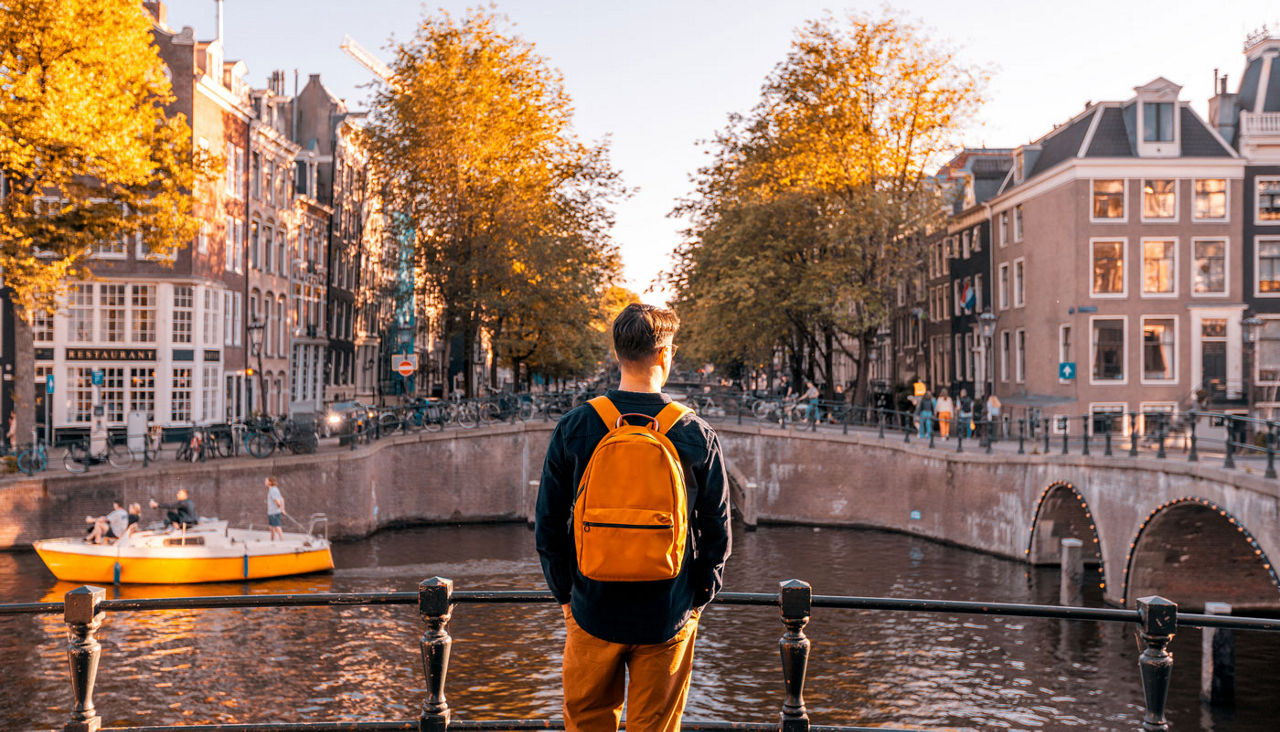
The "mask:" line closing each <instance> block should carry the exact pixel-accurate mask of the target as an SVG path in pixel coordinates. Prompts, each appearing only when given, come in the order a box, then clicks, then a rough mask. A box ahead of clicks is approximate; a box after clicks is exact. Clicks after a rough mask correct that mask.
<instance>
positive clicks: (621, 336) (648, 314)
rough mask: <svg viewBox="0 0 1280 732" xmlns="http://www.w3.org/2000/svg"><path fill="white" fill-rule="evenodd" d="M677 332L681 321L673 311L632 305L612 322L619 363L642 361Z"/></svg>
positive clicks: (639, 304)
mask: <svg viewBox="0 0 1280 732" xmlns="http://www.w3.org/2000/svg"><path fill="white" fill-rule="evenodd" d="M678 330H680V319H679V318H677V317H676V314H675V312H674V311H672V310H668V309H667V308H660V307H657V306H655V305H644V304H641V303H638V302H633V303H631V304H630V305H628V306H627V307H626V308H625V309H623V311H622V312H621V313H618V317H616V318H614V319H613V350H614V351H616V352H617V354H618V360H620V361H628V362H631V363H634V362H636V361H644V360H647V359H650V358H653V357H654V355H655V354H657V353H658V349H659V348H661V347H662V346H663V345H664V344H665V341H666V340H667V339H668V338H674V337H675V335H676V331H678Z"/></svg>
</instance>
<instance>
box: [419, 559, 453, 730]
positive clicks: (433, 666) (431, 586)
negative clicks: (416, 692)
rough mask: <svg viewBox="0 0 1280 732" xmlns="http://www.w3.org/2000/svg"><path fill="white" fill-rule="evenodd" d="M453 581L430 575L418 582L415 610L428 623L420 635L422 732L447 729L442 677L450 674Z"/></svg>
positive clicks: (420, 719)
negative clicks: (424, 682)
mask: <svg viewBox="0 0 1280 732" xmlns="http://www.w3.org/2000/svg"><path fill="white" fill-rule="evenodd" d="M452 595H453V580H451V579H445V578H443V577H432V578H431V579H428V580H423V581H422V582H421V583H419V584H418V612H419V613H421V614H422V620H423V622H425V623H426V624H427V630H426V632H424V633H423V634H422V642H421V646H422V672H423V674H424V675H425V676H426V678H427V699H426V701H424V702H423V703H422V716H421V717H420V718H419V719H418V729H419V730H420V731H421V732H443V730H447V729H448V728H449V716H450V712H449V703H448V702H447V701H445V696H444V680H445V675H446V674H448V673H449V651H450V649H451V648H452V647H453V638H451V637H449V628H448V626H449V617H450V615H451V614H452V613H453V607H452V605H451V604H450V599H451V596H452Z"/></svg>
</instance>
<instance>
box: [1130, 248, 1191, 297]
mask: <svg viewBox="0 0 1280 732" xmlns="http://www.w3.org/2000/svg"><path fill="white" fill-rule="evenodd" d="M1149 241H1160V242H1173V290H1171V291H1169V292H1147V290H1146V284H1147V242H1149ZM1180 243H1181V241H1180V240H1179V238H1178V237H1176V236H1144V237H1142V238H1141V239H1139V240H1138V248H1139V249H1141V250H1142V273H1141V274H1140V275H1139V279H1140V280H1142V285H1141V286H1140V287H1139V293H1140V294H1141V296H1142V297H1144V298H1151V299H1160V298H1164V299H1169V298H1176V297H1177V296H1178V280H1179V279H1180V278H1179V277H1178V245H1179V244H1180Z"/></svg>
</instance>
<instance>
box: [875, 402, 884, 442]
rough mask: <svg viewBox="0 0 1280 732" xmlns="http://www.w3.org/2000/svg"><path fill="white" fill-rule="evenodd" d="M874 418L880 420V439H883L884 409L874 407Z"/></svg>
mask: <svg viewBox="0 0 1280 732" xmlns="http://www.w3.org/2000/svg"><path fill="white" fill-rule="evenodd" d="M876 416H877V417H878V418H879V419H880V439H882V440H883V439H884V407H876Z"/></svg>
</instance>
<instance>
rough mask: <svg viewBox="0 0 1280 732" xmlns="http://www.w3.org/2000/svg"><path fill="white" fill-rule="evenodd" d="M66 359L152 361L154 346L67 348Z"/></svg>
mask: <svg viewBox="0 0 1280 732" xmlns="http://www.w3.org/2000/svg"><path fill="white" fill-rule="evenodd" d="M67 360H68V361H154V360H156V349H154V348H68V349H67Z"/></svg>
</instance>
